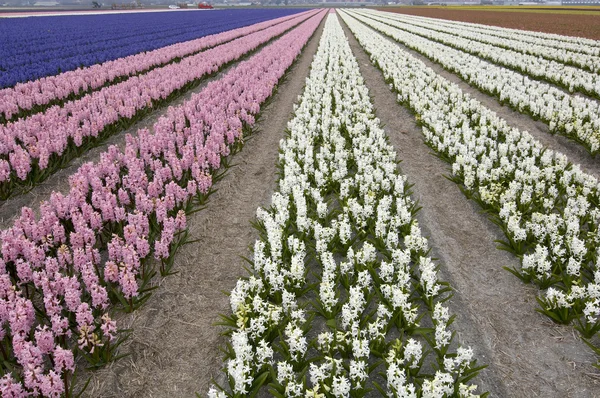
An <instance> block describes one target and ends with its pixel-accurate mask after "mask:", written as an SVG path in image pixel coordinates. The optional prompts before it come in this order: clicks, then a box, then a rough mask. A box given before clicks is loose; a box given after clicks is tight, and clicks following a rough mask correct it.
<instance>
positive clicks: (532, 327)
mask: <svg viewBox="0 0 600 398" xmlns="http://www.w3.org/2000/svg"><path fill="white" fill-rule="evenodd" d="M346 34H347V36H348V37H349V40H350V43H351V46H352V49H353V52H354V55H355V56H356V57H357V59H358V61H359V64H360V68H361V73H362V75H363V77H364V78H365V81H366V84H367V86H368V87H369V90H370V93H371V96H372V99H373V102H374V104H375V109H376V110H377V116H378V117H379V118H380V119H381V121H382V123H383V124H384V125H385V126H386V127H385V129H386V132H387V133H388V135H389V137H390V140H391V143H392V145H393V146H394V148H395V149H396V151H397V153H398V158H399V159H401V160H402V163H401V164H400V167H401V169H402V171H403V173H404V174H406V175H407V176H408V179H409V182H411V183H414V184H415V185H414V187H413V192H414V193H413V198H414V199H416V200H419V204H420V205H421V206H423V209H422V210H421V211H420V212H419V214H418V218H419V223H420V224H421V227H422V228H423V230H424V231H425V233H426V234H428V235H429V243H430V246H431V247H433V248H434V249H433V255H434V257H437V258H439V259H440V262H441V264H442V267H441V270H440V272H441V276H442V278H443V279H445V280H447V281H448V282H450V284H451V285H452V286H453V287H454V289H455V291H456V293H455V296H454V297H453V299H452V300H451V301H450V305H451V309H452V310H453V312H454V313H455V314H457V320H456V322H455V329H456V331H457V338H458V340H459V341H460V342H461V343H464V344H468V345H471V346H472V347H473V348H474V350H475V351H476V355H477V357H478V358H479V361H480V362H482V363H486V364H488V365H489V367H488V368H487V369H485V370H484V371H482V372H481V374H480V376H479V377H478V378H477V379H476V383H478V384H479V385H480V387H481V390H482V391H489V392H490V393H491V396H495V397H535V396H542V397H557V398H558V397H597V396H599V395H600V382H599V380H598V378H597V376H596V377H594V376H592V375H594V374H597V372H595V370H594V368H593V367H592V366H591V364H592V363H595V361H596V358H595V356H594V354H593V353H591V351H590V350H589V348H588V347H587V346H585V345H584V343H583V342H581V341H580V340H579V338H578V337H577V336H576V334H575V332H574V329H573V328H572V327H562V326H557V325H554V324H553V323H551V322H549V321H548V320H547V318H545V317H543V316H542V315H540V314H538V313H536V312H535V308H536V305H537V304H536V301H535V295H536V294H537V289H536V288H535V287H533V286H528V285H525V284H523V283H521V282H520V281H519V280H518V279H517V278H516V277H514V276H512V275H511V274H510V273H508V272H507V271H505V270H503V269H502V266H509V267H511V266H516V265H518V260H517V259H516V257H514V256H513V255H511V254H509V253H507V252H504V251H500V250H497V249H496V247H495V243H494V239H501V238H502V234H501V231H500V229H499V228H498V227H497V226H495V225H494V224H492V223H491V222H490V221H489V220H488V219H487V217H486V216H485V215H484V214H482V213H481V211H480V208H479V206H478V205H476V204H475V203H474V202H470V201H467V200H466V199H465V197H464V196H463V194H462V193H461V192H460V190H459V188H458V187H457V186H456V185H455V184H454V183H452V182H450V181H449V180H447V179H446V178H444V175H447V174H448V173H449V170H450V169H449V167H448V165H447V164H446V163H444V162H442V161H441V160H440V159H438V158H437V157H435V156H434V155H433V154H432V153H431V151H430V149H429V148H428V147H427V146H426V145H425V144H424V143H423V136H422V133H421V129H420V128H419V127H418V126H417V125H416V123H415V119H414V117H413V116H412V114H411V113H410V112H409V111H408V109H406V108H404V107H402V106H401V105H399V104H397V102H396V98H395V95H394V94H393V93H392V92H391V91H390V90H389V87H388V86H387V85H386V84H385V81H384V79H383V76H382V74H381V73H380V71H379V70H377V69H376V68H375V67H374V66H373V65H372V64H371V63H370V61H369V58H368V56H367V55H366V53H365V52H364V51H363V50H362V48H361V47H360V46H359V45H358V43H357V42H356V40H355V39H354V38H353V37H352V35H351V33H350V31H349V30H347V29H346ZM502 116H503V117H506V118H507V119H508V120H509V121H510V122H511V123H513V124H514V125H516V126H520V127H521V128H523V126H522V125H521V123H522V122H523V120H521V119H520V118H518V117H513V116H517V115H516V114H513V112H512V111H510V110H507V113H503V114H502ZM590 374H591V375H590Z"/></svg>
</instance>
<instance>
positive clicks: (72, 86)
mask: <svg viewBox="0 0 600 398" xmlns="http://www.w3.org/2000/svg"><path fill="white" fill-rule="evenodd" d="M305 13H308V11H307V12H305ZM299 15H301V14H295V15H290V16H285V17H281V18H276V19H273V20H269V21H265V22H261V23H257V24H254V25H250V26H246V27H243V28H238V29H233V30H229V31H227V32H223V33H219V34H214V35H209V36H205V37H201V38H199V39H195V40H190V41H186V42H183V43H177V44H173V45H170V46H166V47H163V48H159V49H156V50H153V51H148V52H143V53H140V54H135V55H130V56H128V57H123V58H119V59H116V60H114V61H108V62H104V63H102V64H98V65H93V66H90V67H86V68H81V69H77V70H73V71H68V72H64V73H61V74H59V75H56V76H49V77H43V78H40V79H38V80H34V81H30V82H26V83H19V84H17V85H16V86H15V87H11V88H5V89H2V90H0V116H3V117H4V118H5V119H6V120H10V119H11V118H12V117H13V116H14V115H18V114H19V113H20V112H22V111H27V110H30V109H32V108H34V107H35V106H39V105H46V104H49V103H50V102H52V101H55V100H61V99H65V98H67V97H69V96H70V95H71V94H77V93H79V92H85V91H88V90H90V89H92V90H96V89H98V88H100V87H102V86H104V85H105V84H107V83H110V82H112V81H114V80H115V79H117V78H123V77H127V76H132V75H135V74H138V73H141V72H144V71H146V70H148V69H150V68H152V67H155V66H160V65H164V64H166V63H168V62H171V61H172V60H174V59H176V58H183V57H186V56H188V55H190V54H194V53H197V52H199V51H202V50H204V49H206V48H209V47H214V46H217V45H219V44H223V43H225V42H228V41H230V40H233V39H236V38H238V37H242V36H246V35H248V34H250V33H254V32H258V31H259V30H263V29H266V28H268V27H270V26H274V25H277V24H279V23H282V22H285V21H287V20H290V19H293V18H296V17H297V16H299Z"/></svg>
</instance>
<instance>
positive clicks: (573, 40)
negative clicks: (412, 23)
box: [418, 17, 600, 55]
mask: <svg viewBox="0 0 600 398" xmlns="http://www.w3.org/2000/svg"><path fill="white" fill-rule="evenodd" d="M418 18H420V19H422V20H435V21H440V20H439V19H437V18H426V17H418ZM445 23H446V24H448V25H452V26H461V27H464V28H469V29H477V30H480V31H483V32H486V33H489V34H491V35H495V36H499V37H507V38H511V39H516V38H519V37H520V38H521V39H522V40H523V41H525V42H529V43H534V44H538V43H540V44H543V45H545V46H549V47H556V48H564V49H566V50H571V51H578V52H582V53H586V54H591V55H600V41H598V40H593V39H588V38H585V37H580V36H565V35H560V34H557V33H546V32H536V31H532V30H522V29H511V28H502V27H500V26H493V25H482V24H477V23H471V22H462V21H450V20H445Z"/></svg>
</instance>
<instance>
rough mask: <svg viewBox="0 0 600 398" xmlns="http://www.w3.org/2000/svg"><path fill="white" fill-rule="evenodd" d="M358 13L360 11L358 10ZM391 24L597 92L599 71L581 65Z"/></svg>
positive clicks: (574, 87)
mask: <svg viewBox="0 0 600 398" xmlns="http://www.w3.org/2000/svg"><path fill="white" fill-rule="evenodd" d="M361 14H364V13H363V12H362V11H361ZM368 15H369V16H374V14H372V13H368ZM384 15H385V16H389V15H390V13H384ZM386 23H394V21H393V20H392V19H389V18H386ZM395 25H396V26H397V27H400V28H401V29H403V30H406V31H407V32H411V33H415V34H418V35H419V36H423V37H426V38H429V39H432V40H435V41H438V42H440V43H444V44H447V45H449V46H452V47H455V48H458V49H460V50H463V51H466V52H468V53H471V54H474V55H477V56H479V57H481V58H484V59H487V60H489V61H492V62H494V63H497V64H500V65H504V66H507V67H509V68H512V69H516V70H518V71H520V72H523V73H526V74H528V75H530V76H533V77H536V78H540V79H544V80H547V81H549V82H552V83H555V84H558V85H561V86H563V87H565V88H567V89H568V90H569V91H571V92H573V91H580V92H583V93H587V94H590V95H593V96H595V97H598V96H600V75H598V74H597V73H595V72H588V71H586V70H584V69H582V68H579V67H573V66H569V65H565V64H563V63H560V62H556V61H553V60H549V59H545V58H542V57H540V56H536V55H528V54H523V53H521V52H519V51H515V50H510V49H506V48H502V47H497V46H493V45H490V44H486V43H482V42H479V41H476V40H470V39H467V38H463V37H458V36H455V35H451V34H447V33H443V32H438V31H435V30H430V29H425V28H421V27H418V26H415V25H408V24H405V23H400V22H396V23H395Z"/></svg>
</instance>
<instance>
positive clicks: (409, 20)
mask: <svg viewBox="0 0 600 398" xmlns="http://www.w3.org/2000/svg"><path fill="white" fill-rule="evenodd" d="M380 15H385V16H386V17H388V18H389V19H394V20H396V21H402V22H403V23H406V24H410V25H414V26H419V27H421V28H427V29H433V30H435V31H438V32H444V33H449V34H451V35H455V36H459V37H464V38H467V39H471V40H476V41H480V42H483V43H487V44H491V45H494V46H497V47H502V48H505V49H508V50H515V51H519V52H522V53H525V54H529V55H535V56H540V57H543V58H546V59H549V60H554V61H558V62H561V63H564V64H567V65H571V66H575V67H577V68H583V69H586V70H589V71H591V72H598V71H600V56H599V55H600V47H599V46H600V43H598V42H595V43H593V44H594V45H586V44H575V43H572V44H570V43H565V42H564V41H557V40H548V39H542V38H536V37H528V36H527V35H523V31H518V32H515V33H511V32H509V31H508V30H507V29H502V28H500V29H496V30H490V29H486V28H487V26H486V25H479V26H477V25H472V26H469V24H465V23H456V22H452V21H444V20H440V19H436V18H425V17H418V16H413V15H403V14H395V13H394V14H391V13H383V12H381V13H380ZM484 27H485V28H484Z"/></svg>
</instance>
